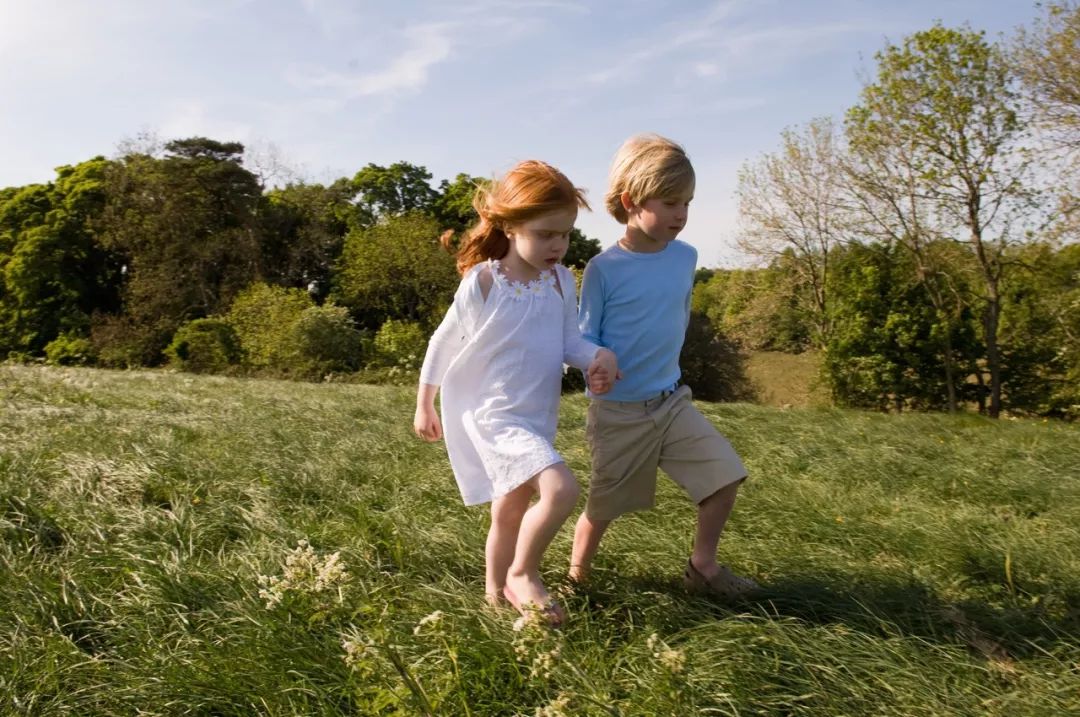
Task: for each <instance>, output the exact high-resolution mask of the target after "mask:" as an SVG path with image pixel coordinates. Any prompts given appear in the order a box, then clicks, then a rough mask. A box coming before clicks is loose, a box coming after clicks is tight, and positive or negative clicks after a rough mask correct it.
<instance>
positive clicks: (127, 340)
mask: <svg viewBox="0 0 1080 717" xmlns="http://www.w3.org/2000/svg"><path fill="white" fill-rule="evenodd" d="M91 323H92V328H91V329H90V343H91V345H92V350H93V353H94V355H95V356H96V357H97V363H98V364H99V365H101V366H106V367H109V368H135V367H138V366H156V365H158V364H159V363H161V349H162V347H164V346H167V345H168V343H169V339H170V337H171V336H173V335H175V331H176V327H175V326H173V327H171V328H169V327H168V325H167V323H166V322H165V321H162V323H161V325H160V326H150V325H146V324H139V323H136V322H135V321H133V320H132V319H130V318H128V317H126V316H114V315H110V314H98V315H95V316H94V318H93V319H92V321H91Z"/></svg>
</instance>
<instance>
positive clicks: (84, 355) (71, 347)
mask: <svg viewBox="0 0 1080 717" xmlns="http://www.w3.org/2000/svg"><path fill="white" fill-rule="evenodd" d="M45 361H46V362H47V363H51V364H53V365H54V366H84V365H86V364H90V363H93V362H94V347H93V345H92V344H91V343H90V340H89V339H87V338H85V337H83V336H74V335H72V334H62V335H60V336H58V337H56V338H55V339H53V340H52V341H50V342H49V343H48V344H46V345H45Z"/></svg>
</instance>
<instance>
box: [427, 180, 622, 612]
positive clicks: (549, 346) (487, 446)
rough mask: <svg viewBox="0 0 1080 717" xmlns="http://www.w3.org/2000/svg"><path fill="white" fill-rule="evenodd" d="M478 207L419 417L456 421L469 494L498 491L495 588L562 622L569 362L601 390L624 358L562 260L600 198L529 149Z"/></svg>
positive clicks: (494, 595)
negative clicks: (550, 578) (581, 316)
mask: <svg viewBox="0 0 1080 717" xmlns="http://www.w3.org/2000/svg"><path fill="white" fill-rule="evenodd" d="M473 207H474V208H475V209H476V211H477V213H478V214H479V215H480V221H479V223H478V224H477V225H476V226H474V227H473V228H472V229H471V230H470V231H469V233H468V234H467V235H466V237H465V239H464V241H463V242H462V244H461V247H460V249H459V251H458V254H457V266H458V271H459V272H461V274H462V277H463V278H462V280H461V284H460V286H459V287H458V290H457V293H456V294H455V295H454V303H453V305H451V307H450V309H449V311H447V313H446V317H445V318H444V319H443V322H442V324H441V325H440V326H439V328H438V329H437V330H436V331H435V333H434V335H433V336H432V337H431V341H430V342H429V344H428V350H427V355H426V356H425V357H424V364H423V367H422V368H421V371H420V386H419V390H418V392H417V397H416V416H415V418H414V421H413V429H414V430H415V431H416V434H417V435H418V436H420V437H421V438H423V439H425V440H428V441H436V440H438V439H439V438H441V437H442V435H443V431H444V428H445V433H446V451H447V454H448V455H449V457H450V465H451V467H452V468H453V470H454V477H455V479H456V480H457V483H458V488H459V489H460V490H461V497H462V498H463V499H464V501H465V505H477V504H480V503H486V502H489V501H490V502H491V529H490V531H489V532H488V537H487V548H486V558H487V571H486V572H487V579H486V592H487V598H488V601H489V602H491V603H493V604H495V603H497V602H498V600H499V595H500V593H501V594H502V595H505V597H506V599H507V600H508V601H509V602H510V604H511V605H513V606H514V607H515V608H516V609H517V610H518V611H519V612H523V611H524V610H525V608H526V606H528V605H530V604H532V605H535V606H538V607H539V608H540V609H541V610H542V611H543V614H544V616H545V618H546V619H547V620H548V621H549V622H550V623H551V624H552V625H558V624H560V623H561V622H562V620H563V619H564V615H563V612H562V609H561V608H560V607H559V606H558V605H557V604H556V603H555V602H554V601H553V600H552V599H551V597H550V596H549V595H548V592H547V590H546V589H545V587H544V584H543V582H541V580H540V560H541V558H542V557H543V554H544V551H545V550H546V549H547V547H548V545H549V544H550V543H551V541H552V539H553V538H554V537H555V533H556V532H558V530H559V527H560V526H561V525H562V524H563V522H564V521H565V520H566V518H567V517H568V516H569V515H570V511H571V510H573V508H574V505H575V503H576V501H577V498H578V492H579V489H578V484H577V481H576V480H575V479H574V476H573V475H572V474H571V473H570V470H569V469H568V468H567V467H566V464H565V463H564V462H563V459H562V457H560V456H559V454H558V453H557V452H556V451H555V449H554V448H553V447H552V441H553V440H554V438H555V427H556V423H557V421H558V409H559V393H560V388H561V383H562V366H563V364H564V363H566V364H569V365H570V366H574V367H576V368H580V369H585V370H586V371H587V376H588V381H589V386H590V390H592V391H593V392H594V393H603V392H605V391H607V390H608V389H610V387H611V384H612V382H613V380H614V379H615V378H616V377H617V371H618V369H617V364H616V360H615V354H613V353H612V352H611V351H609V350H608V349H603V348H600V347H599V346H597V345H595V344H593V343H590V342H588V341H586V340H584V339H583V338H582V337H581V333H580V331H579V330H578V328H577V296H576V291H575V287H574V277H573V275H572V274H571V273H570V271H569V270H568V269H566V267H564V266H562V265H561V264H559V261H560V260H561V259H562V257H563V256H564V255H565V254H566V250H567V248H568V247H569V237H570V231H571V230H572V229H573V228H574V222H575V221H576V220H577V212H578V208H579V207H585V208H588V204H587V203H586V202H585V198H584V196H583V193H582V190H580V189H578V188H577V187H575V186H574V185H573V184H572V183H571V182H570V180H569V179H567V178H566V176H565V175H563V174H562V172H559V171H558V170H557V169H555V168H554V167H551V166H550V165H548V164H545V163H543V162H538V161H525V162H521V163H520V164H518V165H516V166H515V167H514V168H513V169H511V170H510V171H509V172H508V173H507V174H506V176H505V177H503V178H502V179H501V180H498V181H495V182H494V183H492V184H491V185H490V186H487V187H480V188H479V189H478V190H477V193H476V196H475V197H474V199H473ZM449 240H450V237H449V234H448V235H446V236H444V239H443V241H444V243H445V244H447V245H449ZM440 385H441V386H442V419H443V420H442V422H441V423H440V421H439V414H438V413H437V412H436V411H435V395H436V394H437V393H438V391H439V387H440ZM534 495H536V496H537V497H538V500H537V501H536V503H535V504H533V505H532V506H531V507H530V506H529V503H530V501H531V499H532V497H533V496H534ZM523 614H524V612H523Z"/></svg>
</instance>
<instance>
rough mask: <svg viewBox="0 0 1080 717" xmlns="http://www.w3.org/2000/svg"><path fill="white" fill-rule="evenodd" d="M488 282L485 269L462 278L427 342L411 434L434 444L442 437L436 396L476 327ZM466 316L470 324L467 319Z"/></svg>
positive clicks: (489, 278)
mask: <svg viewBox="0 0 1080 717" xmlns="http://www.w3.org/2000/svg"><path fill="white" fill-rule="evenodd" d="M491 283H492V277H491V274H490V272H489V271H488V270H487V268H486V267H478V268H477V269H476V270H475V271H474V272H473V273H471V274H469V275H467V276H466V277H465V278H464V279H462V280H461V284H459V285H458V290H457V292H456V293H455V294H454V303H452V304H451V305H450V308H449V309H448V310H447V312H446V316H444V317H443V320H442V323H441V324H439V328H437V329H435V333H434V334H432V335H431V338H430V339H429V340H428V347H427V352H426V353H425V354H424V363H423V365H422V366H421V367H420V385H419V387H417V390H416V414H415V415H414V416H413V431H415V432H416V435H418V436H420V437H421V438H423V439H424V440H427V441H437V440H439V439H440V438H442V434H443V431H442V423H441V422H440V420H439V412H438V411H436V410H435V396H436V395H438V393H439V386H441V385H442V382H443V378H445V376H446V372H447V370H448V369H449V368H450V364H452V363H453V362H454V359H455V358H457V355H458V354H459V353H461V350H462V349H463V348H465V344H466V343H468V339H469V334H470V331H471V330H472V329H471V328H470V327H473V326H475V319H476V316H477V314H478V312H479V310H480V309H481V308H482V307H483V305H484V302H485V301H486V300H487V295H488V292H489V291H490V290H491ZM469 316H471V317H472V319H473V321H472V322H470V321H468V320H467V318H466V317H469Z"/></svg>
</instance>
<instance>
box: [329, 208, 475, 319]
mask: <svg viewBox="0 0 1080 717" xmlns="http://www.w3.org/2000/svg"><path fill="white" fill-rule="evenodd" d="M439 235H440V228H439V225H438V223H437V222H436V221H435V220H434V219H432V218H431V217H427V216H424V215H422V214H405V215H403V216H400V217H393V218H391V219H387V220H386V221H383V222H379V223H378V224H376V225H375V226H373V227H370V228H368V229H362V230H355V231H353V232H350V233H349V235H348V236H347V237H346V238H345V249H344V250H343V251H342V254H341V260H340V261H339V263H338V266H337V273H336V275H335V277H334V282H335V284H334V289H333V291H332V292H331V297H332V298H333V300H334V301H335V302H337V303H338V304H341V305H342V306H345V307H348V309H349V311H350V312H351V313H352V316H353V318H354V319H356V322H357V324H358V325H359V326H361V327H362V328H366V329H370V330H376V329H378V327H380V326H382V324H383V323H384V322H385V321H387V320H389V319H395V320H398V321H411V322H422V323H425V324H428V325H434V324H436V323H437V322H438V321H439V320H440V319H441V317H442V314H443V313H444V312H445V310H446V308H447V307H448V306H449V305H450V302H451V301H452V299H453V296H454V290H455V289H456V288H457V285H458V281H459V277H458V274H457V270H456V268H455V264H454V259H453V257H452V256H450V254H448V253H447V252H446V251H445V250H444V249H443V248H442V246H441V245H440V244H439Z"/></svg>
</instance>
